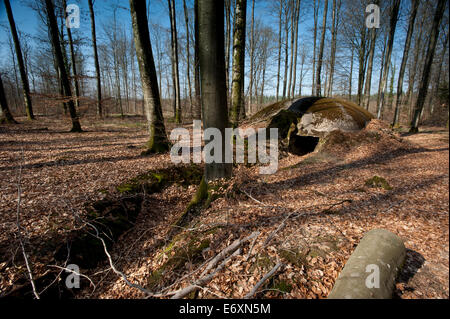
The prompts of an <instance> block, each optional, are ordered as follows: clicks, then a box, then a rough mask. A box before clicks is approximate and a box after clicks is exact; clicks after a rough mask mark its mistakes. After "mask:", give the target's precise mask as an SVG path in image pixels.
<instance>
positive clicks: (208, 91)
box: [198, 0, 232, 182]
mask: <svg viewBox="0 0 450 319" xmlns="http://www.w3.org/2000/svg"><path fill="white" fill-rule="evenodd" d="M223 7H224V3H223V0H215V1H210V0H199V1H198V14H199V16H198V18H199V36H200V37H199V48H200V50H199V53H200V73H201V75H200V76H201V90H202V93H201V94H202V104H203V128H204V129H208V128H216V129H218V130H219V131H220V133H221V136H220V139H221V144H222V157H221V160H220V162H213V163H207V164H206V165H205V181H207V182H208V181H211V180H214V179H217V178H228V177H231V172H232V164H231V163H225V143H226V142H228V143H229V142H230V141H226V140H225V128H227V127H228V110H227V94H226V93H227V92H226V83H225V57H224V15H223ZM214 142H216V143H218V142H219V141H215V140H214ZM207 143H209V141H208V140H205V144H207ZM214 151H216V149H214ZM207 156H208V155H207Z"/></svg>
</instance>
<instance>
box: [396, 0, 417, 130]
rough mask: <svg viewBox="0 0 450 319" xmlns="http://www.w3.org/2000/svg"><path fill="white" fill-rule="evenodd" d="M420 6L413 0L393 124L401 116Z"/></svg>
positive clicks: (399, 75)
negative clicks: (406, 72) (404, 79)
mask: <svg viewBox="0 0 450 319" xmlns="http://www.w3.org/2000/svg"><path fill="white" fill-rule="evenodd" d="M418 7H419V0H411V13H410V15H409V23H408V31H407V33H406V40H405V47H404V48H403V57H402V63H401V65H400V71H399V74H398V84H397V98H396V101H395V111H394V119H393V120H392V126H395V125H397V123H398V121H399V117H400V101H401V98H402V91H403V78H404V76H405V70H406V62H407V61H408V54H409V48H410V46H411V38H412V34H413V32H414V23H415V21H416V15H417V9H418Z"/></svg>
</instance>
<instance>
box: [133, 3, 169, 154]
mask: <svg viewBox="0 0 450 319" xmlns="http://www.w3.org/2000/svg"><path fill="white" fill-rule="evenodd" d="M130 12H131V23H132V27H133V34H134V46H135V48H136V57H137V60H138V65H139V73H140V75H141V84H142V92H143V94H144V108H145V113H146V116H147V122H148V130H149V135H150V137H149V141H148V143H147V151H146V152H145V153H160V152H165V151H167V150H169V143H168V140H167V136H166V129H165V127H164V118H163V114H162V108H161V100H160V97H159V91H158V80H157V78H156V69H155V62H154V60H153V53H152V45H151V42H150V34H149V31H148V21H147V15H146V12H147V10H146V4H145V1H141V0H130Z"/></svg>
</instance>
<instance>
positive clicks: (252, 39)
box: [248, 0, 255, 114]
mask: <svg viewBox="0 0 450 319" xmlns="http://www.w3.org/2000/svg"><path fill="white" fill-rule="evenodd" d="M251 17H252V18H251V23H250V79H249V84H248V87H249V94H248V111H249V112H250V114H251V113H252V111H253V107H252V97H253V91H252V90H253V81H254V74H253V68H254V54H255V0H252V15H251Z"/></svg>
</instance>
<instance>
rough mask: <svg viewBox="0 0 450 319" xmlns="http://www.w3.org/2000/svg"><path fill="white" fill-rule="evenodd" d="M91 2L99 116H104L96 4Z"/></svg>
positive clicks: (90, 10)
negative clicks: (95, 12)
mask: <svg viewBox="0 0 450 319" xmlns="http://www.w3.org/2000/svg"><path fill="white" fill-rule="evenodd" d="M88 3H89V13H90V18H91V32H92V46H93V49H94V65H95V78H96V82H97V115H98V116H99V117H102V116H103V110H102V86H101V80H100V64H99V63H98V52H97V36H96V34H95V15H94V5H93V3H92V0H89V1H88Z"/></svg>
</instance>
